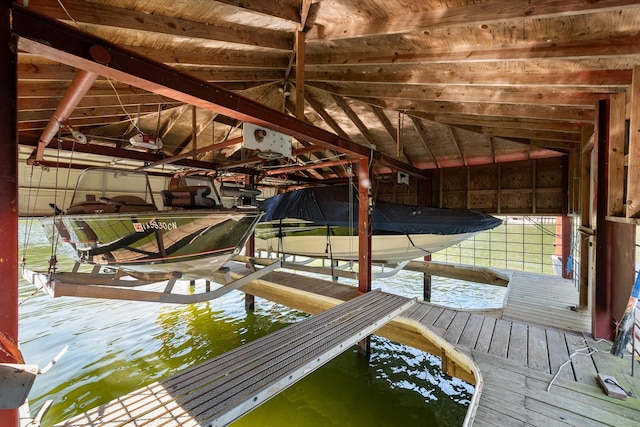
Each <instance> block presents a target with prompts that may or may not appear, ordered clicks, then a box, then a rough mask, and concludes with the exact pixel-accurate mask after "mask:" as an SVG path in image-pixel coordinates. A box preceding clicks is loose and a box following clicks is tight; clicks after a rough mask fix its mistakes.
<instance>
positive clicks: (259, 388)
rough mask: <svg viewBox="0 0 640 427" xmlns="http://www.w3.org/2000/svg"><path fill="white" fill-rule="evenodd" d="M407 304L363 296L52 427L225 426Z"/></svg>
mask: <svg viewBox="0 0 640 427" xmlns="http://www.w3.org/2000/svg"><path fill="white" fill-rule="evenodd" d="M414 303H415V300H409V299H407V298H403V297H400V296H397V295H392V294H388V293H384V292H380V291H377V292H370V293H367V294H366V295H362V296H360V297H358V298H354V299H351V300H350V301H348V302H345V303H342V304H339V305H337V306H336V307H334V308H332V309H330V310H327V311H324V312H322V313H320V314H317V315H314V316H311V317H310V318H308V319H305V320H303V321H302V322H299V323H297V324H294V325H291V326H289V327H287V328H284V329H281V330H279V331H277V332H275V333H273V334H270V335H267V336H265V337H263V338H261V339H258V340H256V341H253V342H251V343H249V344H246V345H243V346H241V347H238V348H236V349H234V350H231V351H229V352H226V353H224V354H222V355H220V356H218V357H216V358H214V359H212V360H210V361H207V362H205V363H202V364H200V365H197V366H195V367H192V368H190V369H187V370H186V371H184V372H181V373H180V374H177V375H174V376H172V377H169V378H167V379H165V380H162V381H159V382H156V383H154V384H151V385H149V386H147V387H144V388H142V389H140V390H138V391H135V392H133V393H131V394H129V395H127V396H124V397H122V398H119V399H116V400H113V401H112V402H109V403H108V404H106V405H102V406H99V407H97V408H95V409H93V410H91V411H89V412H87V413H85V414H82V415H79V416H77V417H75V418H73V419H70V420H68V421H66V422H64V423H61V424H58V425H59V426H90V425H100V426H124V425H135V426H150V425H160V424H161V425H176V426H198V425H210V426H213V425H227V424H229V423H230V422H232V421H233V420H235V419H237V418H239V417H240V416H242V415H243V414H244V413H246V412H248V411H250V410H251V409H253V408H254V407H256V406H258V405H260V404H262V403H264V402H265V401H266V400H268V399H269V398H271V397H273V396H274V395H275V394H277V393H279V392H280V391H282V390H283V389H285V388H286V387H288V386H290V385H292V384H294V383H295V382H296V381H298V380H300V379H301V378H303V377H304V376H306V375H307V374H309V373H310V372H312V371H314V370H315V369H317V368H319V367H320V366H322V365H323V364H325V363H326V362H328V361H329V360H331V359H333V358H334V357H335V356H337V355H339V354H341V353H342V352H344V351H346V350H347V349H349V348H350V347H352V346H353V345H354V344H356V343H357V342H358V341H360V340H362V339H364V338H365V337H367V336H368V335H370V334H371V333H373V332H374V331H375V330H377V329H378V328H379V327H381V326H382V325H384V324H385V323H387V322H389V321H390V320H391V319H392V318H393V317H395V316H397V315H398V314H400V313H402V312H403V311H405V310H406V309H407V308H408V307H410V306H411V305H413V304H414Z"/></svg>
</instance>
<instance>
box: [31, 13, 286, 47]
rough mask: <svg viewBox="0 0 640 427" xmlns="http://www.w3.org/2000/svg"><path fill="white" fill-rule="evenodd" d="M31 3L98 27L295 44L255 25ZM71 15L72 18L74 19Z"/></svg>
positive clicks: (254, 43) (57, 15)
mask: <svg viewBox="0 0 640 427" xmlns="http://www.w3.org/2000/svg"><path fill="white" fill-rule="evenodd" d="M28 4H29V8H30V9H31V10H34V11H36V12H38V13H41V14H43V15H47V16H50V17H52V18H56V19H60V20H63V21H68V22H70V21H71V19H73V20H74V22H82V23H87V24H91V25H97V26H107V27H116V28H126V29H129V30H136V31H145V32H153V33H159V34H165V35H170V36H176V37H192V38H201V39H205V40H216V41H224V42H226V43H235V44H238V45H249V46H259V47H263V48H270V49H279V50H287V51H290V50H291V48H292V47H293V39H292V38H291V37H286V36H283V35H282V33H280V34H278V33H275V32H274V33H273V34H272V35H270V36H269V37H265V35H264V34H257V33H256V32H255V31H252V27H246V26H243V25H239V24H236V25H235V28H234V29H232V28H228V27H222V26H218V25H216V24H215V23H210V22H209V23H202V22H196V21H188V20H184V19H178V18H173V17H170V16H162V15H158V14H153V13H145V12H142V11H138V10H133V9H124V8H120V7H114V6H108V5H104V4H98V3H91V2H86V1H80V0H65V1H64V8H63V7H62V4H61V3H58V2H51V1H47V0H30V1H29V3H28ZM70 17H72V18H71V19H70Z"/></svg>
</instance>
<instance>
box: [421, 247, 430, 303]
mask: <svg viewBox="0 0 640 427" xmlns="http://www.w3.org/2000/svg"><path fill="white" fill-rule="evenodd" d="M424 260H425V261H431V255H425V257H424ZM431 277H432V276H431V274H429V273H427V272H426V271H425V272H424V273H422V285H423V287H422V298H423V299H424V301H426V302H431Z"/></svg>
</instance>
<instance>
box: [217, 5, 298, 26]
mask: <svg viewBox="0 0 640 427" xmlns="http://www.w3.org/2000/svg"><path fill="white" fill-rule="evenodd" d="M303 1H306V0H303ZM216 2H217V3H224V4H228V5H230V6H235V7H238V8H241V9H243V10H247V11H251V12H254V13H259V14H261V15H265V16H268V17H270V18H279V19H282V20H286V21H290V22H299V21H300V15H301V12H300V10H298V8H296V7H295V6H293V5H292V4H288V3H287V2H281V1H274V2H270V1H263V0H216ZM303 22H304V20H303Z"/></svg>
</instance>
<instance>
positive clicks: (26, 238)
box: [21, 165, 42, 267]
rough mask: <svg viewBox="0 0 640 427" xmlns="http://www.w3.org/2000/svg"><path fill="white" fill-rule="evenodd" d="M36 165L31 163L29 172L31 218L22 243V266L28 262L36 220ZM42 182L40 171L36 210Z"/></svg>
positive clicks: (29, 210) (28, 212)
mask: <svg viewBox="0 0 640 427" xmlns="http://www.w3.org/2000/svg"><path fill="white" fill-rule="evenodd" d="M35 167H36V166H35V165H31V173H30V174H29V190H28V191H27V211H26V212H27V217H28V218H30V219H29V220H28V221H27V227H26V232H25V233H24V241H23V243H22V260H21V265H22V267H24V266H25V264H26V263H27V250H28V248H29V240H30V239H31V230H32V229H33V222H34V218H33V216H34V215H33V212H32V211H31V209H32V205H31V199H32V198H33V197H32V194H31V191H32V190H33V173H34V171H35ZM41 184H42V173H40V179H39V180H38V186H37V187H36V194H35V200H34V201H33V210H34V211H35V207H36V205H37V202H38V196H39V195H40V188H41Z"/></svg>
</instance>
